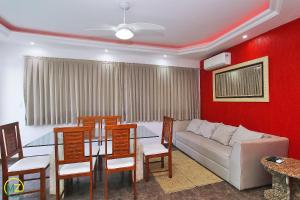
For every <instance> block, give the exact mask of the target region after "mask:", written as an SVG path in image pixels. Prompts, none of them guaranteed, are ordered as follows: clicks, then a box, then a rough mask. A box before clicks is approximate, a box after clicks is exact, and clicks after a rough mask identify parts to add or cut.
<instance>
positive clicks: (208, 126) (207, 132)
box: [196, 121, 220, 138]
mask: <svg viewBox="0 0 300 200" xmlns="http://www.w3.org/2000/svg"><path fill="white" fill-rule="evenodd" d="M219 125H220V123H213V122H208V121H203V122H202V124H201V125H200V128H199V129H198V130H197V131H196V133H197V134H200V135H202V136H203V137H206V138H210V137H211V136H212V134H213V132H214V131H215V130H216V128H217V127H218V126H219Z"/></svg>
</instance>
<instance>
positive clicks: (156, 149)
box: [143, 144, 168, 156]
mask: <svg viewBox="0 0 300 200" xmlns="http://www.w3.org/2000/svg"><path fill="white" fill-rule="evenodd" d="M143 152H144V155H145V156H149V155H156V154H161V153H168V149H167V148H166V147H165V146H164V145H162V144H145V145H144V146H143Z"/></svg>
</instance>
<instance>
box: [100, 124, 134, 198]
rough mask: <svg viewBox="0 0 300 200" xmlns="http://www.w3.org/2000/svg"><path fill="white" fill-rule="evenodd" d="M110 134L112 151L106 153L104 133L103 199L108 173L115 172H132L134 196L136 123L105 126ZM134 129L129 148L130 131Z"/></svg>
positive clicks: (106, 192)
mask: <svg viewBox="0 0 300 200" xmlns="http://www.w3.org/2000/svg"><path fill="white" fill-rule="evenodd" d="M105 129H106V131H108V130H109V131H111V134H112V153H111V154H109V153H108V148H107V146H108V145H107V142H108V137H107V135H105V143H106V145H105V146H106V148H105V199H108V175H109V174H111V173H116V172H124V171H131V172H132V181H133V184H132V186H133V187H132V189H133V193H134V197H135V198H136V145H137V144H136V137H137V133H136V129H137V125H136V124H123V125H112V126H106V127H105ZM131 129H133V130H134V137H133V148H132V149H131V143H130V131H131Z"/></svg>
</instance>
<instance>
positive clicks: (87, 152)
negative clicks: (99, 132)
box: [84, 142, 100, 156]
mask: <svg viewBox="0 0 300 200" xmlns="http://www.w3.org/2000/svg"><path fill="white" fill-rule="evenodd" d="M84 145H85V146H84V155H85V156H89V155H90V148H89V143H85V144H84ZM99 150H100V147H99V145H98V143H97V142H94V143H93V145H92V155H93V156H97V155H98V153H99Z"/></svg>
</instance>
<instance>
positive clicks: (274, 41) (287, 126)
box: [200, 18, 300, 159]
mask: <svg viewBox="0 0 300 200" xmlns="http://www.w3.org/2000/svg"><path fill="white" fill-rule="evenodd" d="M226 51H228V52H231V56H232V64H238V63H241V62H244V61H248V60H252V59H256V58H260V57H263V56H269V79H270V80H269V84H270V102H269V103H220V102H213V97H212V96H213V94H212V73H211V72H207V71H204V70H203V69H202V66H203V61H201V62H200V66H201V67H200V68H201V70H200V71H201V72H200V77H201V78H200V88H201V118H202V119H207V120H209V121H215V122H223V123H225V124H230V125H236V126H237V125H239V124H242V125H244V126H245V127H247V128H249V129H251V130H256V131H261V132H266V133H270V134H274V135H278V136H284V137H288V138H289V140H290V146H289V156H291V157H294V158H298V159H300V18H298V19H297V20H295V21H292V22H290V23H288V24H285V25H283V26H280V27H278V28H276V29H273V30H271V31H269V32H267V33H265V34H262V35H260V36H258V37H256V38H254V39H252V40H249V41H246V42H244V43H242V44H240V45H237V46H235V47H232V48H230V49H228V50H226Z"/></svg>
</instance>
